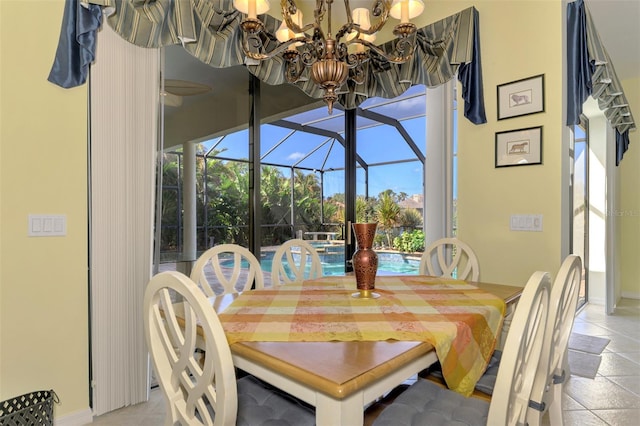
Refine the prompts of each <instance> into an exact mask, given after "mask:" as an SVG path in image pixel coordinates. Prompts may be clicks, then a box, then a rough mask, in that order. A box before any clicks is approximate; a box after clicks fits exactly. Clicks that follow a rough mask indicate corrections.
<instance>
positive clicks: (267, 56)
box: [242, 36, 307, 61]
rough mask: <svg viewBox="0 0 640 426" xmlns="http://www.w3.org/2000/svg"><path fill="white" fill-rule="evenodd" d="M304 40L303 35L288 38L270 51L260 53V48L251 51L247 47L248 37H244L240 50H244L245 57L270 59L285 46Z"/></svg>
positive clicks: (285, 47) (282, 50)
mask: <svg viewBox="0 0 640 426" xmlns="http://www.w3.org/2000/svg"><path fill="white" fill-rule="evenodd" d="M306 40H307V37H304V36H303V37H296V38H292V39H291V40H288V41H286V42H284V43H282V44H280V45H278V47H276V48H275V49H273V50H272V51H271V52H266V53H262V49H260V52H252V51H251V50H250V49H249V37H244V40H243V43H242V50H243V51H244V54H245V55H246V56H247V57H249V58H251V59H255V60H258V61H263V60H265V59H271V58H273V57H274V56H278V55H279V54H280V53H282V52H284V51H286V50H287V48H288V47H289V46H291V45H292V44H294V43H299V42H305V41H306Z"/></svg>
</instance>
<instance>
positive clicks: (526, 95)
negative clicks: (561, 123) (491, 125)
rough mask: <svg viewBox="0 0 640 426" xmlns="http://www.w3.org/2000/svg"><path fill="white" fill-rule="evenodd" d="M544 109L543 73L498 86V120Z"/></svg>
mask: <svg viewBox="0 0 640 426" xmlns="http://www.w3.org/2000/svg"><path fill="white" fill-rule="evenodd" d="M543 111H544V74H540V75H536V76H534V77H529V78H525V79H522V80H517V81H512V82H511V83H505V84H501V85H499V86H498V120H504V119H505V118H512V117H519V116H521V115H529V114H536V113H538V112H543Z"/></svg>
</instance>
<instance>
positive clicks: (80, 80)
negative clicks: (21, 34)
mask: <svg viewBox="0 0 640 426" xmlns="http://www.w3.org/2000/svg"><path fill="white" fill-rule="evenodd" d="M101 24H102V8H101V7H100V6H97V5H88V6H87V7H84V6H82V5H81V4H80V1H79V0H67V1H66V3H65V7H64V16H63V18H62V28H61V29H60V39H59V40H58V48H57V50H56V56H55V59H54V61H53V66H52V67H51V71H50V72H49V77H48V80H49V81H50V82H52V83H54V84H57V85H58V86H61V87H64V88H67V89H68V88H71V87H76V86H80V85H82V84H84V83H85V82H86V81H87V76H88V74H89V65H90V64H91V63H92V62H93V60H94V58H95V53H96V33H97V31H98V29H99V28H100V25H101Z"/></svg>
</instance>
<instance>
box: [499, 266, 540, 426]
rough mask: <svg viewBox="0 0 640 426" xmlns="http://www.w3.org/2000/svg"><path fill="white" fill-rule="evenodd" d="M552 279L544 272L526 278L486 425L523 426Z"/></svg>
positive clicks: (507, 340)
mask: <svg viewBox="0 0 640 426" xmlns="http://www.w3.org/2000/svg"><path fill="white" fill-rule="evenodd" d="M550 293H551V279H550V277H549V274H548V273H547V272H539V271H538V272H535V273H534V274H533V275H531V278H529V281H528V282H527V284H526V286H525V287H524V290H523V291H522V296H521V297H520V300H519V301H518V306H517V307H516V311H515V312H514V316H513V321H512V322H511V327H510V328H509V333H508V335H507V339H506V344H505V349H504V351H503V353H502V359H501V360H500V368H499V370H498V375H497V377H496V384H495V387H494V390H493V397H492V398H491V405H490V406H489V416H488V419H487V424H488V425H516V424H526V416H527V409H528V406H529V400H530V397H531V392H532V391H533V382H534V379H535V377H536V371H537V370H538V369H539V368H540V369H542V370H546V369H547V366H546V365H540V361H541V352H542V346H543V343H544V333H545V330H546V324H547V319H548V316H549V307H550V306H549V305H550V301H549V298H550Z"/></svg>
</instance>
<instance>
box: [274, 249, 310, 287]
mask: <svg viewBox="0 0 640 426" xmlns="http://www.w3.org/2000/svg"><path fill="white" fill-rule="evenodd" d="M320 277H322V261H321V260H320V255H318V252H317V251H316V249H315V248H314V247H313V246H312V245H311V244H309V243H308V242H306V241H305V240H300V239H297V238H296V239H292V240H289V241H286V242H284V243H283V244H281V245H280V247H278V249H277V250H276V252H275V254H274V255H273V263H272V264H271V283H272V285H274V286H275V285H281V284H287V283H291V282H294V281H302V280H305V279H313V278H320Z"/></svg>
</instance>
